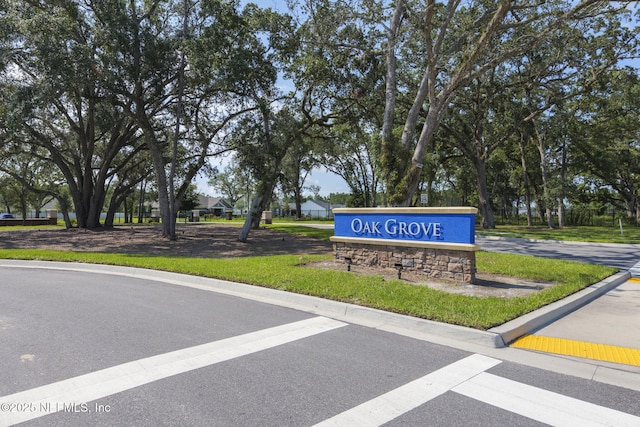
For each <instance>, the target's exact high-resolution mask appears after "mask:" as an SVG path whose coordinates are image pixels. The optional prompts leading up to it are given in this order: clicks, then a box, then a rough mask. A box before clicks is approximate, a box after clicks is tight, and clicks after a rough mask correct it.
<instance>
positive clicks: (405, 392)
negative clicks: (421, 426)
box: [316, 354, 500, 427]
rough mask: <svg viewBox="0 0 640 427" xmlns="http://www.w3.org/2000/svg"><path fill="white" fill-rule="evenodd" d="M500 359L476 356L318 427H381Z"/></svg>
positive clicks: (373, 400) (346, 412)
mask: <svg viewBox="0 0 640 427" xmlns="http://www.w3.org/2000/svg"><path fill="white" fill-rule="evenodd" d="M498 363H500V361H499V360H496V359H492V358H490V357H486V356H481V355H479V354H474V355H472V356H469V357H467V358H465V359H462V360H459V361H457V362H455V363H452V364H450V365H448V366H445V367H444V368H442V369H438V370H437V371H434V372H432V373H430V374H428V375H425V376H424V377H422V378H419V379H417V380H415V381H412V382H410V383H408V384H406V385H403V386H402V387H399V388H397V389H395V390H392V391H390V392H388V393H385V394H383V395H382V396H379V397H376V398H375V399H372V400H370V401H368V402H365V403H363V404H362V405H359V406H356V407H355V408H353V409H350V410H348V411H345V412H343V413H341V414H338V415H336V416H335V417H333V418H329V419H328V420H325V421H323V422H321V423H319V424H316V426H323V427H328V426H360V427H364V426H379V425H382V424H384V423H387V422H389V421H391V420H393V419H394V418H397V417H398V416H400V415H402V414H404V413H405V412H408V411H410V410H412V409H414V408H417V407H418V406H420V405H422V404H423V403H426V402H428V401H429V400H431V399H433V398H435V397H438V396H440V395H441V394H444V393H446V392H447V391H449V390H451V388H452V387H454V386H456V385H458V384H460V383H462V382H464V381H467V380H469V379H470V378H472V377H474V376H475V375H478V374H479V373H481V372H483V371H485V370H487V369H489V368H491V367H493V366H495V365H497V364H498Z"/></svg>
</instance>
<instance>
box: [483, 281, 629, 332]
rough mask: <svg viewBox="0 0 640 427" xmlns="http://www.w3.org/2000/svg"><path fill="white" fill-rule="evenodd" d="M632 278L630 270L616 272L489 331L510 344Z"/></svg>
mask: <svg viewBox="0 0 640 427" xmlns="http://www.w3.org/2000/svg"><path fill="white" fill-rule="evenodd" d="M630 278H631V273H629V272H628V271H624V272H619V273H616V274H614V275H613V276H610V277H608V278H606V279H604V280H602V281H601V282H598V283H596V284H593V285H591V286H589V287H588V288H585V289H583V290H581V291H579V292H576V293H575V294H573V295H569V296H568V297H566V298H564V299H562V300H560V301H556V302H554V303H551V304H549V305H547V306H545V307H542V308H540V309H538V310H535V311H532V312H531V313H527V314H525V315H524V316H521V317H518V318H517V319H514V320H511V321H509V322H507V323H505V324H503V325H500V326H497V327H495V328H491V329H489V331H488V332H490V333H495V334H497V335H498V336H499V337H500V339H501V340H502V342H503V344H504V345H508V344H510V343H511V342H513V341H514V340H516V339H518V338H519V337H521V336H523V335H525V334H529V333H531V332H533V331H536V330H538V329H540V328H542V327H544V326H547V325H548V324H550V323H552V322H554V321H556V320H558V319H559V318H561V317H563V316H565V315H567V314H569V313H571V312H572V311H575V310H577V309H578V308H580V307H582V306H584V305H585V304H588V303H590V302H591V301H593V300H594V299H596V298H598V297H599V296H601V295H603V294H605V293H607V292H608V291H610V290H611V289H614V288H615V287H617V286H619V285H621V284H622V283H624V282H625V281H627V280H629V279H630Z"/></svg>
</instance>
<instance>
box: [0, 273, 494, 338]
mask: <svg viewBox="0 0 640 427" xmlns="http://www.w3.org/2000/svg"><path fill="white" fill-rule="evenodd" d="M0 267H20V268H43V269H54V270H67V271H82V272H90V273H96V274H109V275H116V276H128V277H135V278H139V279H147V280H153V281H158V282H162V283H169V284H174V285H178V286H185V287H189V288H196V289H201V290H206V291H211V292H218V293H222V294H226V295H231V296H236V297H240V298H245V299H250V300H253V301H258V302H263V303H266V304H271V305H276V306H280V307H285V308H291V309H295V310H300V311H304V312H307V313H312V314H317V315H320V316H326V317H330V318H333V319H336V320H342V321H345V322H349V323H354V324H357V325H362V326H367V327H372V328H376V329H383V330H395V329H404V330H408V331H414V332H421V333H426V334H431V335H437V336H444V337H446V338H449V339H452V340H455V341H463V342H467V343H475V344H479V345H482V346H485V347H491V348H500V347H503V346H504V344H503V342H502V340H501V338H500V336H499V335H498V334H495V333H492V332H487V331H481V330H478V329H472V328H467V327H463V326H458V325H450V324H448V323H442V322H435V321H432V320H426V319H420V318H417V317H412V316H407V315H403V314H398V313H391V312H388V311H383V310H378V309H374V308H369V307H364V306H360V305H355V304H349V303H344V302H339V301H332V300H327V299H324V298H319V297H314V296H309V295H302V294H296V293H292V292H286V291H281V290H277V289H271V288H264V287H260V286H255V285H247V284H242V283H236V282H230V281H226V280H219V279H210V278H205V277H199V276H190V275H187V274H180V273H170V272H164V271H158V270H150V269H144V268H137V267H121V266H111V265H101V264H80V263H66V262H58V261H23V260H0Z"/></svg>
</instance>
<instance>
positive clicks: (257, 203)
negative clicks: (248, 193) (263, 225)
mask: <svg viewBox="0 0 640 427" xmlns="http://www.w3.org/2000/svg"><path fill="white" fill-rule="evenodd" d="M262 199H263V198H262V196H261V195H257V196H256V197H254V198H253V200H252V201H251V208H250V209H249V212H248V213H247V218H246V219H245V221H244V224H243V225H242V229H241V230H240V236H238V240H239V241H240V242H242V243H246V242H247V239H248V238H249V232H250V231H251V229H252V228H257V227H256V226H255V224H256V223H257V224H258V227H259V226H260V219H261V216H262Z"/></svg>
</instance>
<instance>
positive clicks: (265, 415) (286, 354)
mask: <svg viewBox="0 0 640 427" xmlns="http://www.w3.org/2000/svg"><path fill="white" fill-rule="evenodd" d="M1 269H2V280H1V282H0V289H1V292H2V298H1V299H0V334H1V337H2V340H1V341H2V345H1V346H0V375H1V377H2V381H1V382H0V396H2V397H0V408H1V409H2V411H1V412H0V425H13V424H16V423H19V422H23V421H26V424H25V425H30V426H39V425H42V426H70V425H71V426H73V425H77V426H85V425H94V426H114V425H122V426H125V425H127V426H128V425H137V426H157V425H192V426H199V425H202V426H212V425H219V426H230V425H238V426H240V425H242V426H249V425H255V426H264V425H279V426H281V425H291V426H303V425H315V424H320V423H322V425H382V424H385V423H388V425H403V426H406V425H438V426H447V425H450V426H453V425H456V426H458V425H521V426H529V425H540V423H542V424H552V425H616V426H621V425H639V424H640V404H639V403H638V402H640V392H639V391H636V390H630V389H626V388H621V387H616V386H613V385H608V384H603V383H600V382H596V381H591V380H588V379H584V378H579V377H575V376H571V375H566V374H562V373H557V372H551V371H548V370H545V369H538V368H534V367H531V366H527V365H523V364H519V363H514V362H513V361H507V360H502V359H501V358H500V357H496V353H493V354H491V355H490V356H487V355H484V354H479V352H469V351H466V350H462V349H456V348H452V347H450V346H443V345H437V344H433V343H430V342H427V341H425V340H421V339H415V338H411V337H407V336H402V335H399V334H395V333H391V332H388V331H382V330H379V329H374V328H370V327H365V326H361V325H356V324H351V323H348V322H344V321H341V320H334V319H331V318H328V317H325V316H318V315H315V314H312V313H308V312H302V311H297V310H294V309H291V308H286V307H278V306H274V305H271V304H265V303H262V302H258V301H252V300H248V299H245V298H238V297H235V296H230V295H225V294H221V293H219V292H215V291H212V289H194V288H189V287H185V286H176V285H174V284H172V283H168V282H165V283H163V282H161V281H158V280H149V279H146V278H139V277H130V276H123V275H112V274H96V273H92V272H78V271H61V270H57V269H41V268H37V269H36V268H24V267H22V268H11V267H2V268H1ZM497 354H500V353H497Z"/></svg>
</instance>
